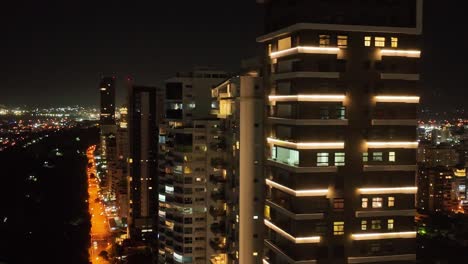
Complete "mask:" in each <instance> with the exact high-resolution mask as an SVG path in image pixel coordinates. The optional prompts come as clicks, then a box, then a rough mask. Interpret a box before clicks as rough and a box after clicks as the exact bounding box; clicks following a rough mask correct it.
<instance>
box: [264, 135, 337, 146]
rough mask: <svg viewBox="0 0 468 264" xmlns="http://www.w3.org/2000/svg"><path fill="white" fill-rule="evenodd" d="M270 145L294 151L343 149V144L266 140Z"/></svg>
mask: <svg viewBox="0 0 468 264" xmlns="http://www.w3.org/2000/svg"><path fill="white" fill-rule="evenodd" d="M267 142H268V143H270V144H276V145H278V146H283V147H289V148H294V149H343V148H344V142H299V143H296V142H290V141H284V140H279V139H274V138H270V137H269V138H267Z"/></svg>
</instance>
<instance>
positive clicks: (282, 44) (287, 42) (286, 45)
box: [278, 37, 291, 50]
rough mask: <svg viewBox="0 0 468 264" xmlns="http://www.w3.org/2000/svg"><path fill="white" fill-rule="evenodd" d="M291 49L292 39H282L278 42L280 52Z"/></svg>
mask: <svg viewBox="0 0 468 264" xmlns="http://www.w3.org/2000/svg"><path fill="white" fill-rule="evenodd" d="M290 48H291V37H287V38H282V39H279V40H278V50H285V49H290Z"/></svg>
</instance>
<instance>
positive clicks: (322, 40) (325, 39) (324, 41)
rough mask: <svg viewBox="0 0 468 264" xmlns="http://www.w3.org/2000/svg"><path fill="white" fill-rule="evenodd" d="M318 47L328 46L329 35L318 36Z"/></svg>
mask: <svg viewBox="0 0 468 264" xmlns="http://www.w3.org/2000/svg"><path fill="white" fill-rule="evenodd" d="M319 38H320V41H319V44H320V47H325V46H330V35H319Z"/></svg>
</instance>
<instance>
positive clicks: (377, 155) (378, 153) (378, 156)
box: [372, 152, 383, 161]
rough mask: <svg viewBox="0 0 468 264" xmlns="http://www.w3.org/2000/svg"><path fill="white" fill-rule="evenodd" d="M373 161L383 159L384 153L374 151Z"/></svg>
mask: <svg viewBox="0 0 468 264" xmlns="http://www.w3.org/2000/svg"><path fill="white" fill-rule="evenodd" d="M372 161H383V153H382V152H374V153H372Z"/></svg>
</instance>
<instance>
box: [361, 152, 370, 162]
mask: <svg viewBox="0 0 468 264" xmlns="http://www.w3.org/2000/svg"><path fill="white" fill-rule="evenodd" d="M362 161H363V162H368V161H369V153H367V152H364V153H362Z"/></svg>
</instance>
